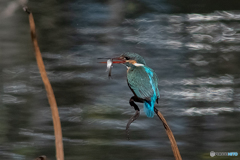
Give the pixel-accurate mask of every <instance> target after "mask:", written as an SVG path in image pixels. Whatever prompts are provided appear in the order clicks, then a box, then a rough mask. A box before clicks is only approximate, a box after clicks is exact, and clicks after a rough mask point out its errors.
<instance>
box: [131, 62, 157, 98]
mask: <svg viewBox="0 0 240 160" xmlns="http://www.w3.org/2000/svg"><path fill="white" fill-rule="evenodd" d="M146 68H147V69H148V72H147V71H146ZM149 71H150V72H149ZM150 78H151V81H150ZM127 80H128V85H129V87H130V88H131V89H132V91H133V92H134V93H135V95H136V96H137V97H139V98H141V99H146V100H150V99H151V97H152V96H153V95H154V90H155V93H156V96H158V95H159V91H158V88H157V87H158V79H157V77H156V74H155V73H154V71H153V70H152V69H150V68H148V67H145V66H144V67H136V68H134V69H133V70H129V72H128V74H127ZM153 89H154V90H153Z"/></svg>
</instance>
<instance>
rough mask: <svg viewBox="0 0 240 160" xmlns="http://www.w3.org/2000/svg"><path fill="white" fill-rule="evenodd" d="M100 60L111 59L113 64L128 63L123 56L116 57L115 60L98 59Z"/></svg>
mask: <svg viewBox="0 0 240 160" xmlns="http://www.w3.org/2000/svg"><path fill="white" fill-rule="evenodd" d="M98 59H111V60H112V63H126V61H125V60H124V59H123V57H122V56H120V57H114V58H98ZM100 63H107V62H100Z"/></svg>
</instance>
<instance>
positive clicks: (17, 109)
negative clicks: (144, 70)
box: [0, 0, 240, 160]
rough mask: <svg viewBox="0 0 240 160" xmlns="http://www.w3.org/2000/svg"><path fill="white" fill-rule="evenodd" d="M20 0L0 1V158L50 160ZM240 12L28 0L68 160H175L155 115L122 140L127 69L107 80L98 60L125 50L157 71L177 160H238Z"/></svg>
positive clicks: (45, 110) (224, 6)
mask: <svg viewBox="0 0 240 160" xmlns="http://www.w3.org/2000/svg"><path fill="white" fill-rule="evenodd" d="M20 2H22V3H26V2H27V1H20V0H19V1H14V0H12V1H8V0H2V1H1V2H0V9H1V12H0V21H1V23H0V62H1V63H0V67H1V72H0V74H1V75H0V76H1V78H0V86H1V87H0V91H1V94H0V110H1V111H0V159H4V160H10V159H11V160H12V159H17V160H19V159H29V160H30V159H33V158H34V157H37V156H39V155H42V154H44V155H46V156H47V157H49V159H54V155H55V148H54V136H53V135H54V134H53V127H52V119H51V111H50V108H49V104H48V101H47V98H46V93H45V90H44V86H43V84H42V81H41V77H40V75H39V72H38V68H37V65H36V61H35V57H34V50H33V47H32V43H31V39H30V34H29V24H28V18H27V15H26V13H24V12H23V11H22V9H21V7H20V5H19V3H20ZM180 2H181V3H180ZM230 4H231V5H230ZM239 5H240V4H238V3H237V1H228V2H226V3H225V2H224V3H223V2H219V3H218V6H215V5H214V6H213V5H210V2H207V1H201V2H198V3H195V2H194V4H193V3H191V2H189V1H183V0H182V1H171V2H167V1H145V0H139V1H127V2H123V1H117V0H110V1H97V0H92V1H87V2H86V1H80V0H75V1H71V2H67V1H65V2H63V1H62V2H57V1H54V0H48V1H47V0H46V1H41V2H39V1H36V0H29V2H28V6H29V7H30V8H31V10H32V11H33V13H34V18H35V22H36V26H37V33H38V39H39V44H40V48H41V51H42V55H43V58H44V63H45V65H46V69H47V71H48V76H49V78H50V81H51V83H52V85H53V89H54V92H55V96H56V99H57V103H58V106H59V113H60V117H61V121H62V129H63V142H64V149H65V157H66V159H68V160H78V159H86V160H91V159H99V160H103V159H104V160H107V159H109V160H110V159H111V160H112V159H114V160H115V159H116V160H117V159H126V160H128V159H129V160H130V159H131V160H132V159H139V160H146V159H148V160H150V159H151V160H155V159H165V160H168V159H169V160H170V159H173V154H172V150H171V146H170V144H169V140H168V138H167V136H166V133H165V131H164V128H163V126H162V124H161V122H160V121H159V120H158V118H157V117H156V116H155V117H154V118H153V119H149V118H147V117H146V116H145V114H142V115H141V116H140V118H139V119H138V120H137V121H136V122H134V123H133V124H132V126H131V128H130V129H131V133H130V137H131V141H127V139H126V137H125V126H126V123H127V121H128V119H129V118H130V116H131V115H132V114H133V113H134V110H133V108H131V107H130V106H129V104H128V100H129V98H130V97H131V96H132V93H131V91H130V90H129V88H128V86H127V83H126V71H125V68H124V67H123V66H122V65H115V66H114V68H113V79H111V80H108V78H107V73H106V72H105V69H106V66H105V65H102V64H99V63H97V62H98V61H97V58H98V57H109V56H116V55H120V54H122V53H124V52H136V53H139V54H141V55H142V56H143V57H144V58H145V60H146V62H147V65H148V66H149V67H151V68H153V69H154V70H155V71H156V73H157V74H158V76H159V90H160V94H161V99H160V104H158V105H157V108H159V109H160V111H161V112H162V113H163V115H164V116H165V118H166V119H167V121H168V123H169V125H170V127H171V129H172V131H173V133H174V135H175V138H176V140H177V143H178V147H179V149H180V152H181V154H182V157H183V159H186V160H192V159H210V156H209V152H210V151H224V152H227V151H238V153H240V150H239V149H240V143H239V142H240V137H239V135H240V129H239V125H238V123H239V120H240V118H239V111H240V107H239V106H240V98H239V96H240V88H239V84H240V76H239V68H240V60H239V58H238V57H239V55H238V54H239V53H238V52H239V51H240V47H239V43H240V25H239V20H240V10H236V9H237V8H239ZM6 8H7V9H6ZM139 106H140V108H142V104H139ZM225 158H226V157H225ZM226 159H227V158H226ZM229 159H231V158H229Z"/></svg>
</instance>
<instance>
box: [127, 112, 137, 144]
mask: <svg viewBox="0 0 240 160" xmlns="http://www.w3.org/2000/svg"><path fill="white" fill-rule="evenodd" d="M139 115H140V111H138V110H136V113H135V114H134V115H133V116H132V117H131V118H130V119H129V121H128V123H127V126H126V135H127V139H128V140H130V138H129V127H130V124H131V123H132V122H133V121H135V120H136V119H137V118H138V117H139Z"/></svg>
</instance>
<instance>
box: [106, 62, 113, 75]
mask: <svg viewBox="0 0 240 160" xmlns="http://www.w3.org/2000/svg"><path fill="white" fill-rule="evenodd" d="M112 67H113V60H112V59H108V60H107V70H106V72H108V78H111V76H112V74H111V72H112Z"/></svg>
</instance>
